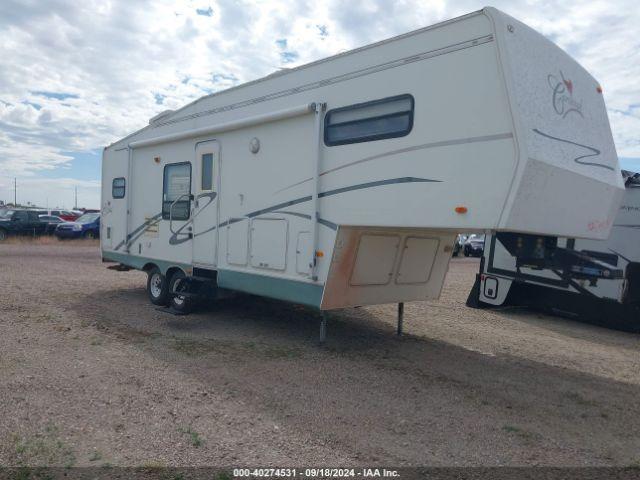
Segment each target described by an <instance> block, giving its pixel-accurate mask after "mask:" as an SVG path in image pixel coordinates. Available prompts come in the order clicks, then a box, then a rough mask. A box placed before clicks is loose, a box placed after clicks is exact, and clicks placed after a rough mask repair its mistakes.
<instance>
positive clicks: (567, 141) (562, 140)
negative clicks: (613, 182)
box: [533, 128, 615, 171]
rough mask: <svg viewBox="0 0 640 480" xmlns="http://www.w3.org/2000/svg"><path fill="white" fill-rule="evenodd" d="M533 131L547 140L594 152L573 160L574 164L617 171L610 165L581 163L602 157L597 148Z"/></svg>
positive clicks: (535, 129)
mask: <svg viewBox="0 0 640 480" xmlns="http://www.w3.org/2000/svg"><path fill="white" fill-rule="evenodd" d="M533 131H534V132H535V133H537V134H538V135H541V136H543V137H546V138H550V139H551V140H556V141H558V142H563V143H568V144H570V145H576V146H578V147H582V148H586V149H587V150H589V151H591V152H593V153H590V154H587V155H580V156H579V157H576V158H574V159H573V161H574V162H576V163H579V164H580V165H588V166H591V167H600V168H606V169H607V170H611V171H615V169H614V168H613V167H611V166H609V165H605V164H603V163H595V162H585V161H580V160H581V159H583V158H589V157H597V156H598V155H600V153H602V152H600V150H598V149H597V148H594V147H590V146H588V145H582V144H581V143H576V142H572V141H571V140H567V139H564V138H558V137H554V136H553V135H549V134H548V133H543V132H541V131H540V130H538V129H537V128H534V129H533Z"/></svg>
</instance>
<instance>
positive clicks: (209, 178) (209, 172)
mask: <svg viewBox="0 0 640 480" xmlns="http://www.w3.org/2000/svg"><path fill="white" fill-rule="evenodd" d="M201 188H202V190H213V153H205V154H204V155H202V183H201Z"/></svg>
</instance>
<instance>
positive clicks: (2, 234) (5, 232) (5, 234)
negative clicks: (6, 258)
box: [0, 228, 8, 242]
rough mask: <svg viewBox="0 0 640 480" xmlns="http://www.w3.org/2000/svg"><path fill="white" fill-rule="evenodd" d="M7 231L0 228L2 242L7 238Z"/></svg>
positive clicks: (0, 240)
mask: <svg viewBox="0 0 640 480" xmlns="http://www.w3.org/2000/svg"><path fill="white" fill-rule="evenodd" d="M7 237H8V235H7V231H6V230H4V229H2V228H0V242H4V241H5V240H6V239H7Z"/></svg>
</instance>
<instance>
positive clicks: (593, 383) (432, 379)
mask: <svg viewBox="0 0 640 480" xmlns="http://www.w3.org/2000/svg"><path fill="white" fill-rule="evenodd" d="M477 268H478V263H477V261H476V260H466V259H461V260H454V261H453V263H452V265H451V268H450V272H449V275H448V276H447V281H446V285H445V288H444V291H443V294H442V298H441V299H440V300H439V301H431V302H414V303H410V304H407V305H406V317H405V330H406V332H407V335H406V336H404V337H403V338H401V339H398V338H396V337H395V336H394V329H395V306H393V305H391V306H378V307H371V308H360V309H349V310H343V311H337V312H333V313H332V314H331V316H330V320H329V330H328V332H329V337H328V344H327V345H326V346H325V347H319V346H318V345H317V342H316V339H317V334H318V320H319V317H318V315H317V313H315V312H313V311H311V310H309V309H306V308H303V307H298V306H293V305H288V304H283V303H279V302H275V301H270V300H265V299H260V298H255V297H249V296H238V297H236V298H232V299H227V300H225V301H221V302H219V303H218V304H217V305H215V306H213V307H211V308H210V309H208V310H207V311H202V312H200V313H196V314H192V315H190V316H187V317H175V316H172V315H170V314H167V313H164V312H160V311H157V310H156V309H155V308H154V307H153V306H152V305H150V304H149V303H148V302H147V300H146V296H145V290H144V286H145V281H146V277H145V275H144V274H142V273H140V272H114V271H111V270H107V269H106V267H105V265H103V264H101V263H100V256H99V252H98V246H97V243H93V242H89V243H86V242H85V243H82V242H75V243H72V242H64V243H55V242H53V243H50V244H36V243H34V244H31V243H24V244H21V243H15V244H9V245H2V246H0V278H1V279H2V283H1V285H2V295H1V296H0V322H1V325H2V334H1V335H0V405H1V406H2V414H1V415H0V465H5V466H9V465H66V466H70V465H76V466H88V465H93V466H104V465H107V464H109V465H123V466H125V465H126V466H147V467H161V466H188V465H225V466H229V465H231V466H245V465H254V466H265V465H274V466H284V465H290V466H293V465H298V466H301V465H307V466H309V465H313V466H318V465H320V466H328V465H331V466H345V465H352V466H355V465H367V466H370V465H373V464H378V465H381V464H383V465H394V466H403V465H404V466H408V465H433V466H462V465H483V466H495V465H558V466H566V465H572V466H573V465H617V466H629V465H636V466H637V465H640V463H639V462H640V406H639V402H638V397H639V395H638V394H639V393H640V368H639V367H640V355H639V353H640V344H639V341H638V340H639V338H640V337H638V336H637V335H631V334H628V333H622V332H615V331H608V330H605V329H602V328H598V327H594V326H590V325H583V324H579V323H575V322H572V321H568V320H562V319H558V318H554V317H547V316H543V315H538V314H532V313H528V312H524V311H520V310H517V309H509V310H501V311H487V310H471V309H468V308H466V307H465V306H464V301H465V299H466V296H467V294H468V291H469V289H470V287H471V284H472V282H473V278H474V274H475V272H476V271H477Z"/></svg>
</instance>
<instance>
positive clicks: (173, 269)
mask: <svg viewBox="0 0 640 480" xmlns="http://www.w3.org/2000/svg"><path fill="white" fill-rule="evenodd" d="M176 272H182V273H184V271H183V270H182V269H181V268H180V267H170V268H168V269H167V274H166V275H165V277H166V278H167V280H171V277H173V274H174V273H176ZM185 275H186V273H185Z"/></svg>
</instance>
